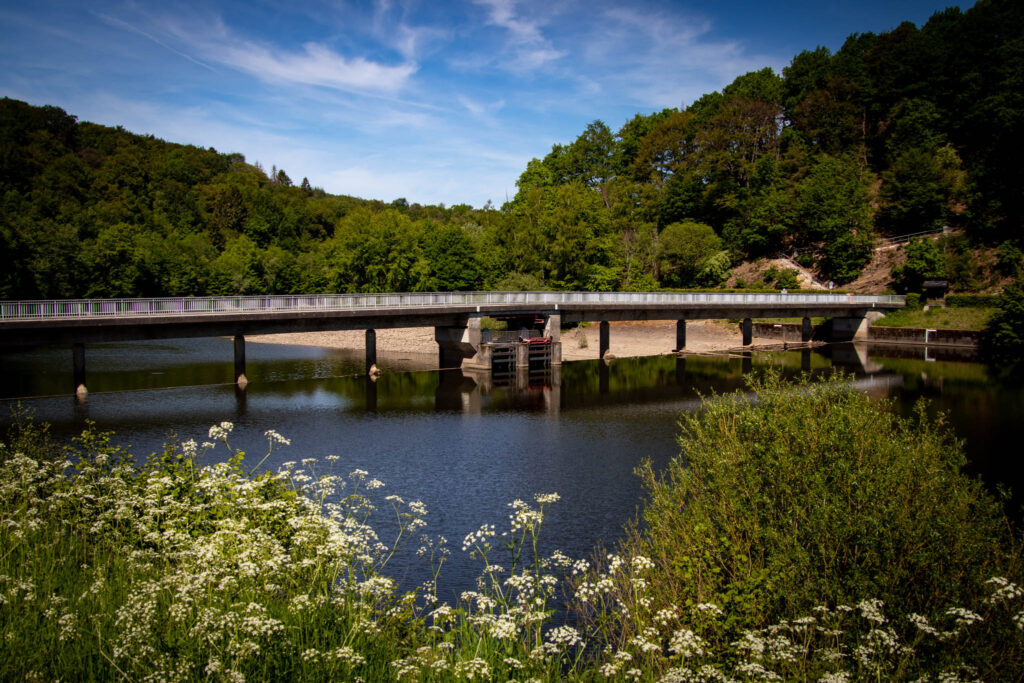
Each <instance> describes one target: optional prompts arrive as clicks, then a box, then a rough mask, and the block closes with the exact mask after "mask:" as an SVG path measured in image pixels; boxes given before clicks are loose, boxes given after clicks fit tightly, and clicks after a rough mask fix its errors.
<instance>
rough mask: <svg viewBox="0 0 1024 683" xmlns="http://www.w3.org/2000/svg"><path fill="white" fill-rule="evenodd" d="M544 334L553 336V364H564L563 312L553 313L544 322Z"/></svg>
mask: <svg viewBox="0 0 1024 683" xmlns="http://www.w3.org/2000/svg"><path fill="white" fill-rule="evenodd" d="M544 336H545V337H551V366H552V367H554V366H556V365H561V364H562V314H561V313H551V314H549V315H548V319H547V321H545V323H544Z"/></svg>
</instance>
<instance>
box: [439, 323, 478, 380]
mask: <svg viewBox="0 0 1024 683" xmlns="http://www.w3.org/2000/svg"><path fill="white" fill-rule="evenodd" d="M481 317H482V316H478V315H471V316H469V319H468V320H467V321H466V325H465V326H456V327H449V326H443V327H435V328H434V341H436V342H437V347H438V356H437V362H438V367H440V368H441V369H442V370H445V369H450V368H462V367H477V365H478V363H477V354H478V352H479V351H480V319H481ZM488 369H489V368H488Z"/></svg>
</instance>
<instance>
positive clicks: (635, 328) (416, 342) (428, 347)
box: [246, 320, 776, 361]
mask: <svg viewBox="0 0 1024 683" xmlns="http://www.w3.org/2000/svg"><path fill="white" fill-rule="evenodd" d="M609 325H610V327H611V329H610V335H609V340H610V348H609V353H611V354H612V355H614V356H616V357H617V358H637V357H642V356H659V355H662V354H666V353H671V351H672V349H674V348H675V342H676V323H675V321H673V320H643V321H630V322H613V323H609ZM599 335H600V326H599V325H597V324H591V325H588V326H586V327H578V328H575V329H573V330H569V331H563V332H562V360H566V361H573V360H592V359H596V358H598V350H599V341H600V340H599ZM246 341H247V342H250V343H253V344H287V345H292V346H320V347H324V348H330V349H352V350H360V349H362V348H363V345H364V344H365V343H366V333H365V332H364V331H362V330H347V331H332V332H293V333H289V334H264V335H254V336H251V337H246ZM775 343H776V341H775V340H771V339H754V343H753V346H755V347H756V346H769V345H773V344H775ZM742 345H743V337H742V335H741V333H740V329H739V325H736V324H734V323H730V322H728V321H725V320H691V321H688V322H687V324H686V350H687V351H689V352H691V353H725V352H727V351H730V350H732V349H738V348H740V347H741V346H742ZM377 351H378V353H409V354H423V355H425V356H426V355H428V354H433V355H436V353H437V342H436V341H434V328H433V327H403V328H396V329H380V330H377Z"/></svg>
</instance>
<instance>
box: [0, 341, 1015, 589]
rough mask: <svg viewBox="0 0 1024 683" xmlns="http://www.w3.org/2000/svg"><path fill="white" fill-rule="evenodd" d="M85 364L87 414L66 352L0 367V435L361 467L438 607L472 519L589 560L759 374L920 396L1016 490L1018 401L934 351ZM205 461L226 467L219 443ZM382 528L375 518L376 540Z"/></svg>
mask: <svg viewBox="0 0 1024 683" xmlns="http://www.w3.org/2000/svg"><path fill="white" fill-rule="evenodd" d="M86 353H87V370H88V386H89V388H90V393H89V395H88V397H87V398H86V399H85V400H84V401H79V400H77V399H76V398H74V397H72V396H70V395H68V387H69V385H70V383H71V380H70V378H71V353H70V351H69V350H68V349H65V348H54V349H37V350H34V351H31V352H24V353H17V354H6V355H2V356H0V370H2V372H0V428H2V429H3V430H4V431H6V427H7V426H8V425H9V423H10V422H11V419H12V418H11V410H12V409H13V408H14V407H15V406H16V405H18V404H19V403H20V404H21V405H22V406H23V407H25V408H28V409H30V410H31V411H32V412H33V413H34V416H35V419H36V420H39V421H46V422H49V423H51V424H52V425H53V431H54V433H56V434H57V435H58V436H60V437H62V438H70V437H71V436H72V435H74V434H76V433H78V432H80V431H81V430H82V428H83V427H84V426H85V423H86V421H87V420H91V421H94V422H95V423H96V425H97V426H98V427H99V428H100V429H103V430H113V431H115V432H116V434H117V437H116V441H117V442H118V443H122V444H125V445H130V447H131V451H132V453H134V454H135V455H136V456H137V457H140V458H143V457H145V456H147V455H149V454H150V453H153V452H156V451H159V450H160V449H161V445H162V444H163V443H164V442H165V441H166V440H168V439H170V438H174V439H176V440H179V441H180V440H185V439H188V438H195V439H196V440H197V441H204V440H207V439H208V436H207V430H208V429H209V427H210V425H213V424H217V423H220V422H221V421H224V420H227V421H231V422H233V423H234V424H235V429H234V432H233V434H232V436H231V443H232V445H233V446H234V447H236V448H241V449H243V450H245V451H246V452H247V453H249V454H250V456H249V460H250V461H251V462H253V463H255V462H257V461H258V460H259V458H260V457H262V455H263V454H264V453H265V452H266V440H265V438H264V437H263V436H262V435H263V433H264V432H265V431H266V430H268V429H274V430H277V431H278V432H280V433H281V434H282V435H284V436H285V437H287V438H289V439H291V446H288V447H284V448H282V449H280V450H278V451H275V453H274V454H273V456H272V457H271V459H270V460H268V462H267V466H268V467H271V468H275V469H276V467H277V465H279V464H280V463H281V462H284V461H289V460H293V461H294V460H300V459H302V458H308V457H315V458H320V459H321V466H326V462H323V458H324V457H325V456H327V455H331V454H334V455H338V456H340V458H341V461H340V463H339V465H340V471H341V472H342V473H347V472H350V471H351V470H354V469H356V468H361V469H364V470H367V471H368V472H369V473H370V475H371V476H373V477H376V478H378V479H381V480H382V481H384V482H385V483H386V485H387V486H386V488H385V489H383V490H382V492H381V497H383V495H385V494H388V493H394V494H398V495H400V496H402V497H403V498H405V499H406V500H415V499H419V500H422V501H423V502H424V503H425V504H426V506H427V508H428V510H429V511H430V514H429V515H428V518H427V520H428V523H429V526H428V528H427V530H426V531H427V532H428V533H430V534H432V535H443V536H445V537H447V538H448V540H449V545H450V547H451V549H452V561H451V562H450V563H449V566H448V567H446V569H445V571H444V574H443V576H442V584H441V588H442V593H443V594H445V595H447V596H448V597H450V596H451V594H452V592H453V591H457V590H463V589H467V588H470V587H471V586H472V584H473V580H474V578H475V576H476V574H477V571H478V569H479V566H478V565H476V564H475V563H474V561H471V560H469V559H468V558H467V557H466V556H465V555H464V553H462V552H461V550H460V546H461V542H462V539H463V537H464V536H465V535H466V534H467V533H469V532H471V531H473V530H475V529H476V528H477V527H479V526H480V525H481V524H484V523H493V524H495V525H496V526H497V527H498V530H499V531H500V530H501V529H502V527H503V526H506V527H507V516H508V512H509V508H508V503H509V502H511V501H512V500H514V499H516V498H522V499H524V500H532V497H533V494H535V493H549V492H558V493H559V494H560V495H561V498H562V500H561V501H560V502H559V503H557V504H555V505H554V506H553V507H552V509H551V513H550V516H549V517H548V521H547V523H546V525H545V529H544V537H545V539H546V541H547V550H551V549H553V548H556V547H557V548H559V549H561V550H562V551H564V552H566V553H567V554H569V555H570V556H572V557H587V556H588V555H589V554H590V552H591V551H592V549H593V548H594V547H595V546H596V545H597V544H598V543H600V542H602V541H603V542H604V543H605V544H607V545H610V544H614V542H615V541H616V540H617V539H618V538H620V537H621V533H622V527H623V525H624V524H625V523H627V522H628V521H629V520H630V519H632V518H633V517H634V515H635V512H636V510H637V507H638V506H639V505H640V504H641V502H642V497H643V492H642V490H641V487H640V485H639V482H638V480H637V478H636V477H635V476H634V475H633V470H634V468H635V467H636V466H637V465H638V464H639V463H640V462H641V461H642V460H643V459H644V458H649V459H651V460H652V461H653V463H654V464H655V466H656V467H661V466H664V464H665V463H667V462H668V460H669V459H670V458H672V457H673V456H674V455H675V454H676V453H677V447H676V443H675V438H676V431H677V429H676V422H677V420H678V416H679V414H680V412H682V411H689V410H694V409H695V408H696V407H697V406H698V405H699V400H700V396H701V395H707V394H710V393H712V392H725V391H731V390H734V389H741V388H742V387H743V385H744V379H743V377H744V374H745V373H747V372H750V371H753V370H758V369H761V368H766V367H775V368H777V369H779V370H781V371H782V372H783V373H785V374H790V375H795V374H797V373H799V372H801V371H802V370H806V369H810V370H811V371H812V372H829V371H831V370H832V369H833V368H836V367H841V368H843V369H844V370H845V371H846V372H849V373H853V374H854V375H855V377H856V378H857V381H858V383H859V385H860V386H861V387H862V388H863V389H864V390H865V391H868V392H869V393H870V394H871V395H873V396H877V397H889V398H891V399H892V400H893V401H894V402H895V409H896V410H898V411H901V412H903V413H909V412H910V410H911V409H912V406H913V404H914V402H915V401H916V400H917V399H918V398H920V397H926V398H928V399H929V400H930V401H931V404H930V410H932V411H937V410H942V411H947V412H948V413H949V415H950V422H951V425H952V427H953V428H954V429H955V431H956V432H957V434H958V435H959V436H960V437H961V438H963V439H965V440H966V448H967V452H968V455H969V457H970V458H971V465H970V469H971V471H972V472H974V473H977V474H979V475H981V476H982V477H983V478H984V479H985V481H986V482H987V483H989V484H990V485H991V486H993V487H995V486H996V485H998V484H1005V485H1008V486H1011V487H1013V488H1015V489H1017V490H1022V489H1024V478H1022V472H1021V470H1022V467H1021V452H1022V451H1021V448H1020V445H1019V441H1018V440H1017V434H1018V433H1019V425H1020V423H1021V421H1022V419H1024V390H1022V389H1021V388H1020V387H1017V386H1014V387H1010V386H1001V385H999V384H998V383H996V382H994V381H992V380H991V379H990V377H989V372H988V370H987V369H986V368H985V366H983V365H979V364H977V363H973V362H965V361H960V360H941V359H939V360H930V359H933V358H935V357H936V356H935V353H936V352H935V351H934V350H929V351H928V356H927V357H928V358H929V360H926V355H925V351H924V350H923V349H920V348H910V349H907V350H904V351H902V352H894V350H893V349H891V348H886V349H881V348H874V349H871V350H864V349H860V350H857V349H854V348H852V347H827V348H826V349H824V350H823V351H822V352H815V353H810V352H804V353H803V354H801V353H799V352H795V353H793V352H788V353H787V352H776V353H754V354H753V355H752V356H750V357H747V358H741V357H732V358H730V357H696V356H691V357H688V358H686V359H685V361H680V360H677V359H676V358H675V357H668V356H663V357H654V358H644V359H617V360H615V361H613V362H612V363H611V365H610V367H609V366H605V365H603V364H601V363H599V362H597V361H581V362H574V363H566V364H565V365H563V366H562V368H561V370H560V371H556V372H554V373H548V374H543V373H541V374H537V375H534V376H532V377H531V376H524V375H521V376H519V377H511V378H508V379H507V380H502V379H500V378H493V377H490V376H488V375H472V374H464V373H462V372H459V371H444V372H438V371H418V372H413V371H405V369H407V368H414V367H415V365H416V359H403V358H402V357H401V356H395V357H392V358H381V365H382V367H384V368H385V370H386V372H385V374H384V375H382V376H381V377H380V378H379V379H378V380H377V381H376V382H371V381H369V380H367V379H365V378H364V377H362V376H360V374H361V369H362V359H361V354H360V353H358V352H339V351H332V350H327V349H319V348H308V347H297V346H282V345H271V344H250V345H248V347H247V360H248V366H247V375H248V377H249V380H250V382H249V385H248V386H247V388H246V389H245V390H244V391H241V390H238V389H237V388H236V387H235V386H234V385H233V384H230V383H229V382H230V379H231V370H232V361H231V359H232V342H231V340H226V339H202V340H172V341H162V342H137V343H130V344H106V345H96V346H90V347H88V349H87V352H86ZM883 355H889V356H900V355H902V356H905V357H902V358H900V357H888V358H887V357H883ZM213 456H214V458H217V457H220V458H223V457H224V456H225V451H224V450H223V447H222V446H220V447H218V450H215V451H214V452H213ZM1017 500H1019V498H1017V499H1015V504H1016V501H1017ZM381 503H382V507H381V512H382V513H384V512H385V510H384V508H383V501H381ZM389 523H390V522H389V521H388V518H387V516H386V515H382V517H381V521H380V525H379V528H380V529H381V530H382V536H383V537H385V540H386V537H387V529H388V525H389ZM391 571H392V572H393V573H394V574H395V575H396V576H397V577H398V578H400V579H402V580H403V581H404V582H405V583H406V585H409V584H412V583H416V582H419V581H422V580H424V579H425V578H427V573H426V570H425V566H424V565H423V564H422V563H421V562H420V561H419V560H417V559H416V558H415V557H414V556H413V555H412V553H411V552H410V553H407V554H406V555H403V556H402V557H401V558H399V561H398V562H397V563H396V564H395V565H394V566H393V567H392V568H391Z"/></svg>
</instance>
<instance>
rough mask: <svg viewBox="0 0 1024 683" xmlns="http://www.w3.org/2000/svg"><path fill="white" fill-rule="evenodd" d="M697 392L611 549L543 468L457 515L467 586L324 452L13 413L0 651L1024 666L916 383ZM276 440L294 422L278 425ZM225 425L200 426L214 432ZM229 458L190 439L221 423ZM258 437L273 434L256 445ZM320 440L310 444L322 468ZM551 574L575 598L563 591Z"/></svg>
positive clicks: (354, 661) (131, 673)
mask: <svg viewBox="0 0 1024 683" xmlns="http://www.w3.org/2000/svg"><path fill="white" fill-rule="evenodd" d="M752 388H753V393H752V394H751V395H740V394H736V395H732V396H725V397H714V398H711V399H709V400H708V401H706V403H705V406H704V409H703V410H702V411H701V412H700V413H698V414H695V415H692V416H684V418H683V422H682V426H683V434H682V437H681V444H682V446H683V452H682V454H681V455H680V457H679V458H678V459H677V460H676V461H675V462H673V464H672V465H671V467H670V468H669V470H668V471H667V472H665V473H664V474H657V473H654V472H652V471H651V470H650V468H646V469H645V470H644V471H643V472H642V474H643V476H644V478H645V480H646V482H647V485H648V487H649V490H650V496H651V498H650V501H649V502H648V505H647V510H646V513H645V521H646V523H647V524H646V527H644V528H639V527H638V528H637V529H634V530H633V532H632V534H631V537H630V538H629V540H628V541H627V542H626V543H625V544H624V545H623V546H622V547H621V548H619V549H618V552H617V553H616V554H612V555H608V556H604V557H601V558H599V559H596V560H594V563H593V565H592V564H591V563H590V562H588V561H586V560H583V559H575V560H574V559H572V558H568V557H565V556H564V555H562V554H561V553H558V552H556V553H554V554H552V555H550V556H541V555H540V554H539V552H538V545H537V539H538V534H539V533H540V531H541V528H542V525H543V520H544V515H545V511H546V509H547V508H548V506H550V505H552V504H554V503H555V502H556V501H557V499H558V497H557V495H555V494H546V495H538V496H536V498H535V501H534V502H532V503H527V502H524V501H521V500H517V501H514V502H513V503H512V504H511V505H510V515H509V520H508V526H507V528H504V529H498V528H496V527H495V525H493V524H485V525H483V526H481V527H480V528H478V529H476V530H471V531H469V533H468V534H467V535H466V537H465V539H464V540H463V543H462V549H463V551H465V552H471V553H473V554H474V556H476V557H478V558H479V560H480V563H481V567H482V571H481V575H480V579H479V582H478V586H477V589H476V590H474V591H467V592H465V593H463V594H462V596H461V598H460V600H459V601H458V603H457V604H455V605H448V604H444V603H440V602H438V601H437V598H436V595H435V593H434V591H433V589H432V586H431V585H427V586H425V587H423V588H421V589H419V590H417V591H416V592H415V593H409V594H398V593H397V592H396V591H395V589H394V587H393V584H392V583H391V581H390V580H389V579H388V578H387V577H386V567H387V562H388V559H389V558H390V557H391V555H392V553H393V549H394V548H395V547H396V544H398V543H401V542H405V541H407V540H415V539H414V537H418V538H419V543H420V552H421V554H422V555H423V557H424V562H427V563H429V565H430V567H431V568H432V569H433V571H434V576H435V579H436V577H437V576H438V575H439V572H440V571H441V570H442V568H443V564H444V561H445V558H446V557H447V552H448V550H447V548H446V545H445V542H444V540H443V539H436V538H435V539H431V538H429V537H426V536H421V534H422V531H423V526H424V517H425V516H426V510H425V509H424V508H423V506H422V504H420V503H419V502H417V501H412V502H408V503H406V502H405V501H403V500H402V499H401V498H399V497H397V496H394V495H392V496H386V497H384V499H383V501H381V507H382V508H384V509H386V510H388V511H389V513H390V514H391V515H394V518H395V519H396V520H397V525H396V528H397V532H396V534H397V538H395V539H394V540H393V542H391V543H387V544H385V543H382V540H381V539H380V538H379V537H378V535H377V533H376V532H375V531H374V528H373V526H372V525H371V521H372V520H373V514H374V511H375V505H374V502H373V501H374V499H375V498H377V497H379V496H380V495H381V492H380V491H379V489H380V488H381V487H382V486H383V484H382V483H381V482H378V481H376V480H374V479H372V478H371V477H370V476H369V475H368V474H367V473H366V472H362V471H359V470H357V471H355V472H352V473H350V474H349V475H348V476H346V477H341V476H338V475H337V474H335V473H334V471H333V470H334V469H336V468H337V467H338V465H339V461H338V459H337V458H335V457H334V456H329V457H328V458H327V462H326V463H323V464H321V463H318V462H316V461H314V460H312V459H305V460H302V461H301V462H290V463H285V464H284V465H282V467H281V469H280V470H279V471H278V472H276V473H273V472H259V473H257V472H256V471H257V470H259V467H260V465H261V464H262V461H261V462H260V463H257V464H256V465H255V467H252V468H250V467H249V465H248V464H247V463H246V462H245V461H244V459H243V454H241V453H238V452H235V451H233V450H232V449H231V448H230V445H229V443H228V438H229V435H230V431H231V425H230V424H228V423H223V424H221V425H219V426H215V427H213V428H211V430H210V439H211V441H210V442H207V443H204V444H201V445H199V444H196V443H195V442H194V441H187V442H185V443H183V444H172V445H170V446H168V447H167V448H166V450H165V452H164V453H163V454H161V455H160V456H158V457H153V458H151V459H150V460H149V461H148V462H146V463H144V464H141V465H136V464H133V461H132V459H131V458H130V457H129V456H128V455H127V454H126V453H124V452H122V451H121V450H119V449H117V448H114V447H112V446H111V445H110V442H109V439H108V438H107V437H105V436H103V435H97V434H94V433H92V432H86V433H85V434H84V435H83V437H82V438H81V439H80V440H78V441H77V443H76V445H75V448H74V450H73V452H72V451H65V450H64V449H63V448H61V447H59V446H57V445H56V444H54V443H52V442H51V441H50V440H49V439H48V438H47V435H46V431H45V429H43V428H40V427H38V426H35V425H33V424H32V423H30V422H22V423H21V424H20V425H19V426H18V427H17V428H16V429H15V431H13V432H12V434H11V436H10V438H9V439H8V440H7V442H6V443H4V444H2V445H0V548H3V554H2V555H0V638H2V642H3V645H2V647H0V677H3V678H5V679H8V678H16V677H17V678H29V679H59V678H74V679H82V680H114V679H129V680H136V679H148V680H157V679H170V680H198V679H207V678H212V679H214V680H233V681H237V680H243V679H246V678H247V679H249V680H279V679H288V680H321V679H323V680H326V679H351V680H366V681H371V680H372V681H376V680H511V679H515V680H559V679H573V680H604V679H611V680H763V679H770V680H781V679H786V680H791V679H801V680H829V681H850V680H867V679H872V680H881V679H886V680H889V679H906V680H910V679H921V680H936V679H939V680H961V679H970V680H973V679H975V678H978V677H981V678H985V679H1002V680H1008V679H1014V678H1019V677H1020V676H1021V675H1022V674H1024V657H1022V654H1024V647H1022V646H1024V641H1022V628H1024V601H1022V598H1024V591H1022V590H1021V588H1020V587H1019V586H1020V584H1021V578H1020V573H1021V572H1020V562H1019V556H1018V553H1017V546H1016V545H1015V541H1014V539H1013V538H1012V536H1011V533H1010V531H1009V530H1008V528H1007V526H1006V523H1005V520H1004V519H1003V518H1002V516H1001V513H1000V508H999V505H998V503H997V502H996V501H995V500H993V499H992V498H991V497H989V496H988V495H987V494H986V493H985V492H984V490H983V489H982V487H981V485H980V484H979V483H978V482H975V481H972V480H970V479H968V478H967V477H965V476H964V475H962V474H961V473H960V467H961V465H962V464H963V455H962V451H961V450H960V447H959V445H958V444H957V443H956V442H955V441H953V440H951V439H950V438H949V437H948V435H947V434H946V433H945V430H944V428H943V425H942V424H941V422H939V423H934V422H929V421H928V419H927V418H925V417H924V413H923V411H921V412H919V413H918V414H917V415H916V416H915V417H914V418H913V419H912V420H909V421H904V420H900V419H898V418H895V417H893V416H892V415H890V414H889V413H888V412H886V411H885V409H884V407H879V406H878V405H876V404H874V403H872V402H870V401H869V400H868V399H867V398H866V397H864V396H862V395H861V394H859V393H857V392H855V391H854V390H852V389H851V388H849V387H848V386H847V385H845V384H843V383H842V381H840V380H833V381H829V382H825V383H808V382H805V383H801V384H798V385H796V386H786V385H784V384H782V383H781V382H780V381H779V380H777V379H775V378H771V377H769V378H768V379H766V380H764V381H761V382H760V383H757V384H755V385H754V386H753V387H752ZM267 438H268V443H269V447H270V450H273V449H274V448H276V447H279V446H282V445H287V440H286V439H284V438H283V437H281V436H280V435H278V434H276V433H275V432H272V431H271V432H268V433H267ZM215 442H216V443H222V444H223V446H221V445H218V446H214V443H215ZM215 447H216V448H222V447H223V448H226V449H227V451H228V455H229V457H228V460H227V461H226V462H224V463H221V464H218V465H212V466H201V465H200V464H199V460H200V456H202V455H203V453H205V452H206V451H208V450H209V449H211V448H215ZM268 455H269V453H268ZM321 467H323V468H325V469H324V470H323V471H322V470H321ZM560 588H563V589H565V590H567V591H568V595H567V601H568V604H569V607H570V610H572V611H573V613H574V614H576V615H577V617H579V618H578V619H575V620H570V622H569V624H574V625H569V624H567V623H562V622H561V620H559V619H556V618H555V616H554V607H553V604H554V603H553V600H554V598H555V596H556V594H557V591H558V590H559V589H560Z"/></svg>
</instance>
